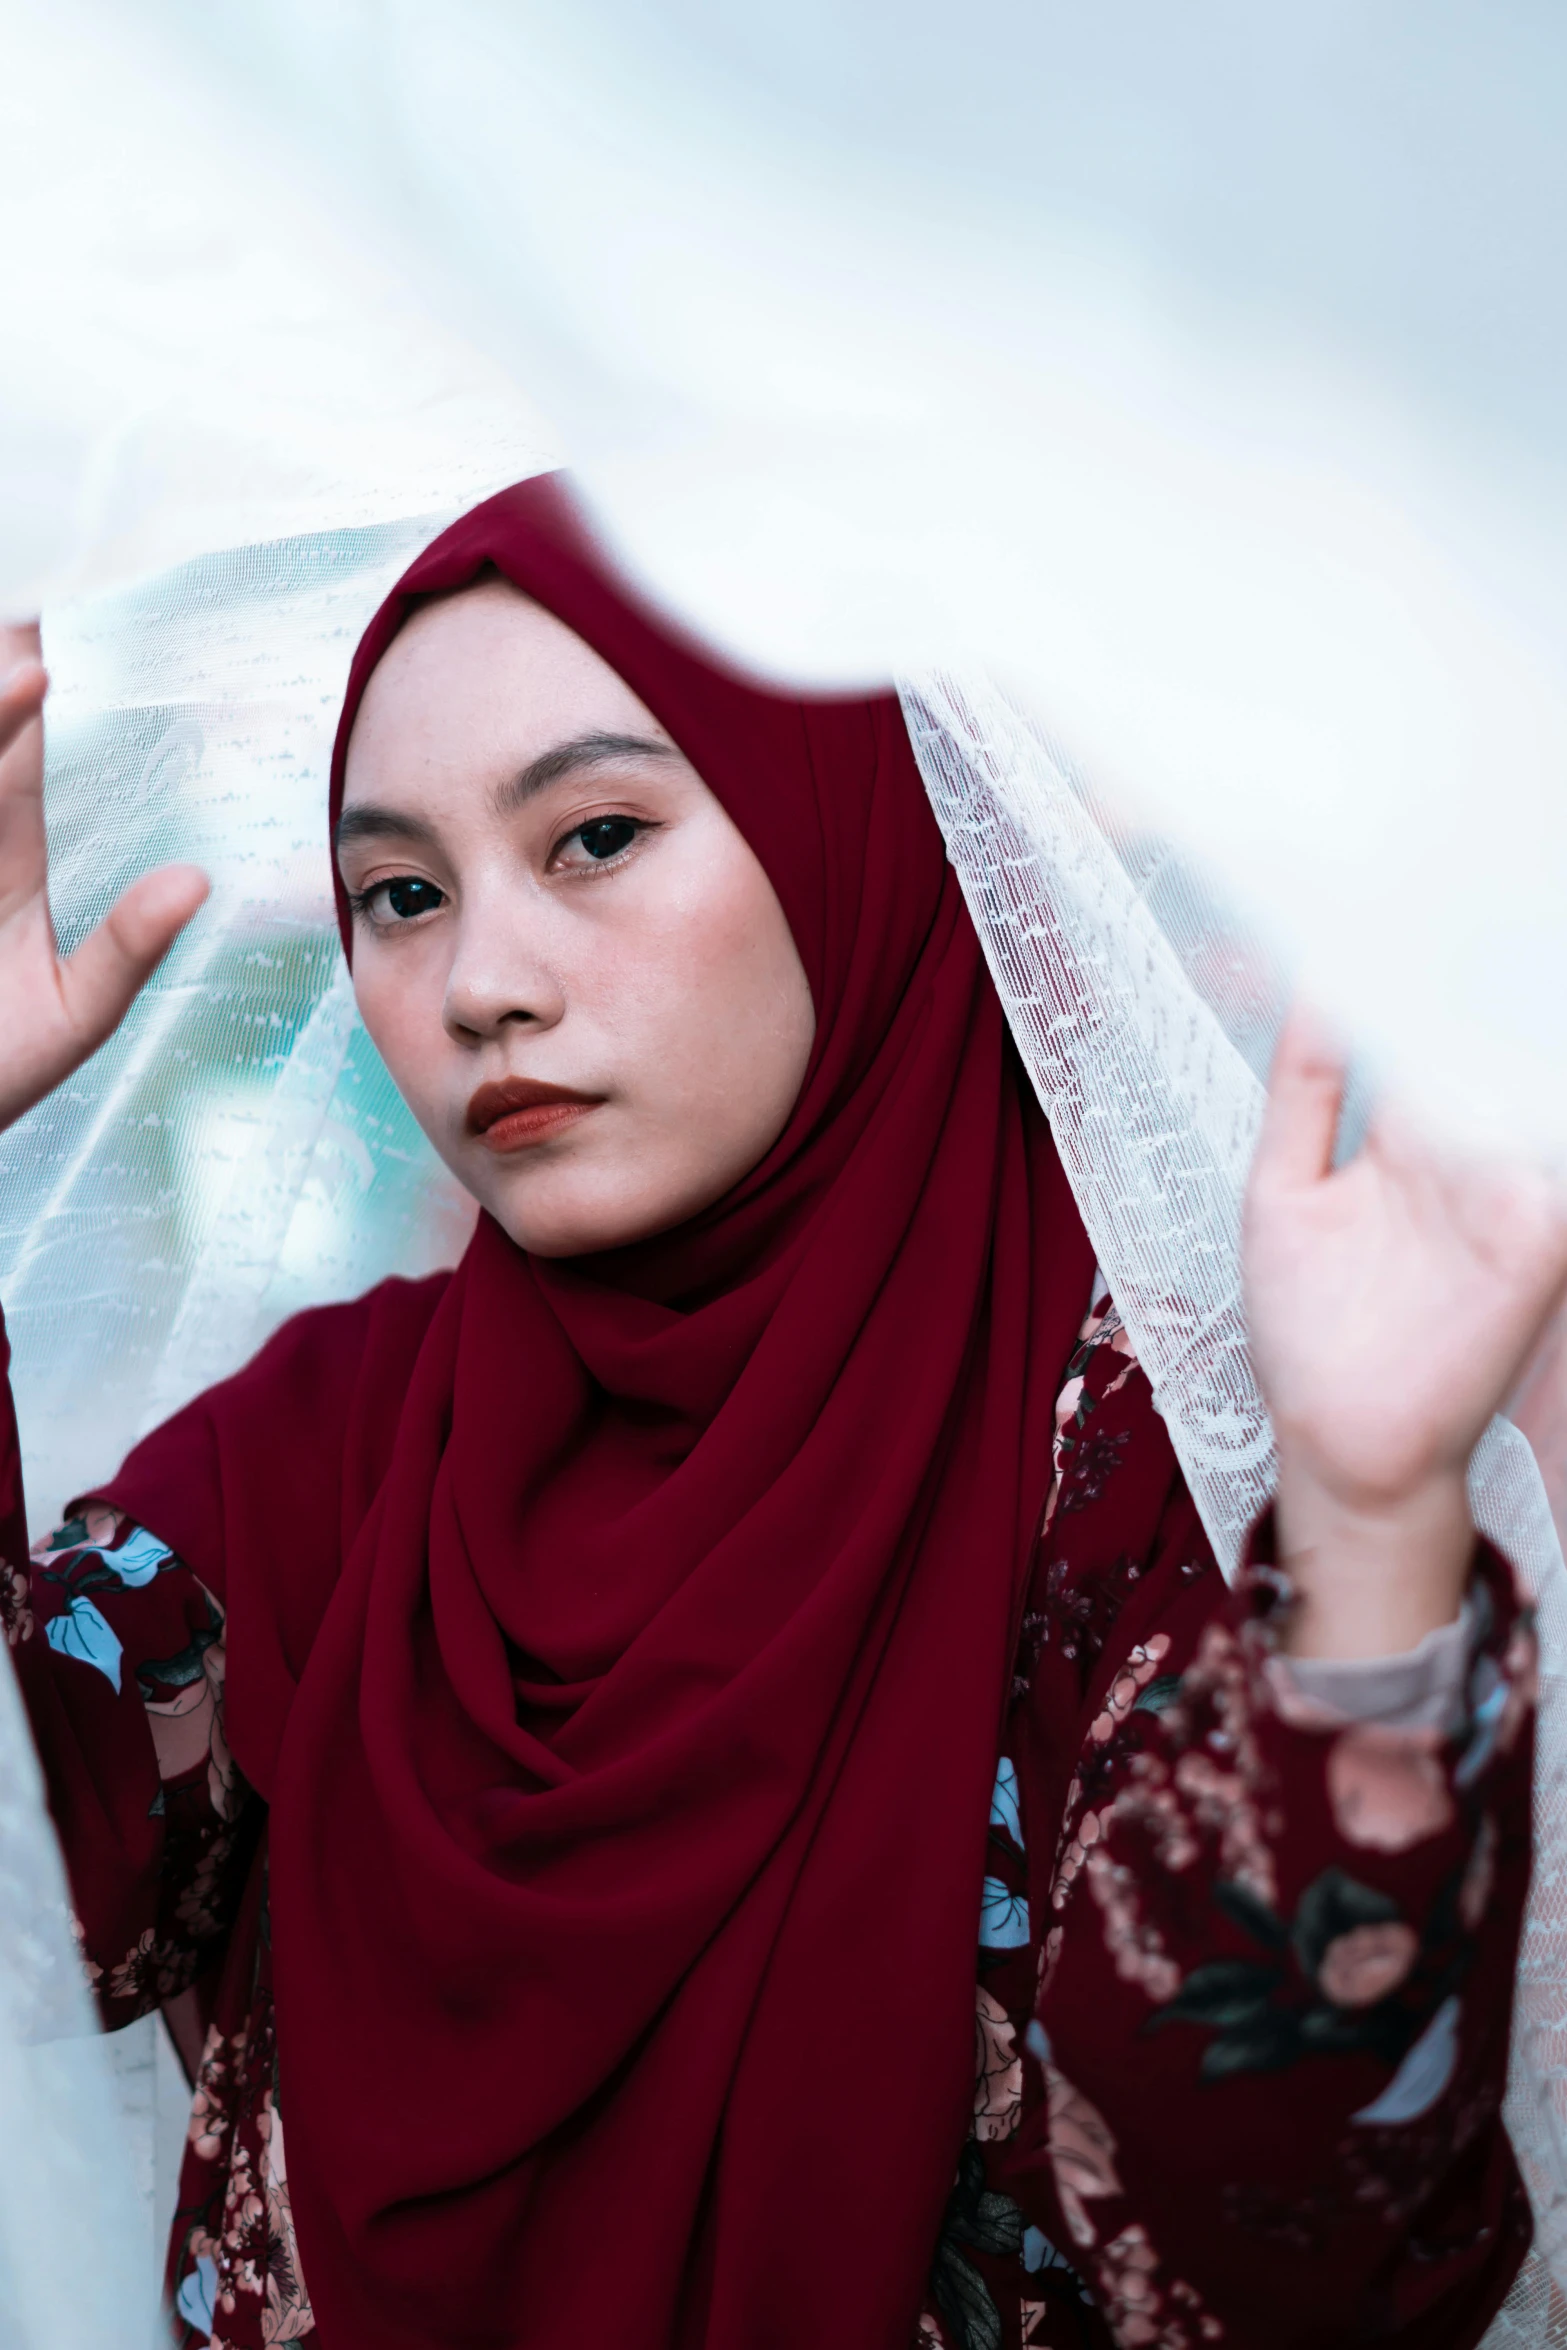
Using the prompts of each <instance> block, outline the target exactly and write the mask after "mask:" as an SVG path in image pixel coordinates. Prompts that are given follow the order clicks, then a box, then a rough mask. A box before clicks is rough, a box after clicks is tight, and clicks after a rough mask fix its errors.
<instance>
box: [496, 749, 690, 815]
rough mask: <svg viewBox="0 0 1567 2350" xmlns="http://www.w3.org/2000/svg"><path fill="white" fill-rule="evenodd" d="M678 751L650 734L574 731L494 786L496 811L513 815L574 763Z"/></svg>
mask: <svg viewBox="0 0 1567 2350" xmlns="http://www.w3.org/2000/svg"><path fill="white" fill-rule="evenodd" d="M678 757H679V753H678V752H677V750H676V749H675V746H674V744H673V743H667V742H660V741H659V740H658V738H657V736H655V735H651V734H599V733H595V734H575V735H573V736H572V737H571V739H570V741H569V742H563V743H554V744H552V745H551V747H550V749H549V750H547V751H540V753H539V755H538V757H537V758H536V759H530V760H529V761H528V764H527V766H526V767H524V768H522V769H521V770H520V771H519V772H518V773H517V774H516V775H513V776H512V777H511V778H510V779H509V780H508V781H507V782H505V783H502V784H498V785H497V786H496V789H495V808H496V813H497V814H498V815H501V816H510V815H514V814H515V813H516V811H517V809H518V808H520V807H521V806H522V804H523V802H524V801H525V800H531V799H532V798H533V796H534V794H535V792H541V791H544V790H546V789H547V788H548V787H549V785H550V784H552V783H559V782H560V780H561V777H562V776H564V775H570V774H571V773H572V772H573V770H574V769H576V768H578V767H599V766H602V765H604V764H606V763H607V762H608V761H609V760H611V759H675V758H678Z"/></svg>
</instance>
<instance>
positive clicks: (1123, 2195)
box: [1007, 1507, 1535, 2350]
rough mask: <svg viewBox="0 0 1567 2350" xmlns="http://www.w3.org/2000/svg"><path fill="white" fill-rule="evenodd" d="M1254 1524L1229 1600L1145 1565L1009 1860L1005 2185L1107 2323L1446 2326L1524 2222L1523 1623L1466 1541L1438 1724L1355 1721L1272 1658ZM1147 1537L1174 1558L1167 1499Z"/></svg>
mask: <svg viewBox="0 0 1567 2350" xmlns="http://www.w3.org/2000/svg"><path fill="white" fill-rule="evenodd" d="M1268 1532H1269V1530H1268V1527H1267V1525H1266V1524H1264V1526H1263V1527H1262V1528H1261V1529H1260V1530H1259V1534H1258V1536H1257V1538H1256V1539H1255V1540H1254V1544H1253V1550H1252V1556H1251V1559H1250V1561H1249V1564H1248V1567H1247V1571H1246V1573H1245V1574H1244V1576H1243V1578H1242V1581H1241V1584H1240V1586H1239V1588H1238V1589H1236V1590H1235V1591H1233V1592H1227V1591H1226V1590H1225V1588H1224V1586H1223V1584H1222V1583H1221V1581H1220V1579H1219V1577H1218V1576H1217V1574H1216V1573H1211V1572H1210V1573H1206V1574H1203V1573H1196V1572H1193V1571H1192V1570H1191V1562H1190V1560H1187V1564H1186V1569H1185V1571H1184V1576H1181V1575H1174V1576H1172V1574H1171V1571H1170V1568H1171V1561H1170V1559H1168V1558H1166V1557H1164V1556H1163V1555H1155V1556H1154V1557H1151V1558H1148V1559H1146V1560H1145V1561H1144V1562H1142V1564H1143V1567H1144V1571H1145V1584H1146V1589H1145V1591H1144V1592H1143V1593H1140V1594H1139V1597H1140V1598H1142V1599H1143V1600H1144V1602H1145V1604H1143V1605H1140V1606H1133V1607H1130V1608H1128V1609H1127V1611H1126V1619H1127V1620H1125V1621H1124V1631H1125V1632H1126V1633H1129V1634H1131V1635H1132V1637H1131V1638H1130V1640H1129V1641H1128V1640H1127V1639H1126V1638H1124V1637H1123V1638H1121V1639H1119V1640H1112V1641H1111V1642H1108V1643H1107V1644H1106V1648H1105V1653H1104V1657H1103V1659H1102V1661H1101V1664H1100V1666H1099V1669H1097V1670H1096V1671H1095V1672H1094V1674H1093V1676H1092V1680H1091V1683H1090V1686H1089V1689H1088V1692H1087V1697H1086V1702H1085V1704H1084V1707H1083V1711H1082V1713H1081V1714H1080V1716H1079V1722H1080V1731H1079V1737H1078V1746H1077V1753H1076V1757H1075V1762H1074V1765H1073V1767H1072V1770H1071V1775H1070V1780H1069V1783H1068V1787H1067V1793H1066V1798H1065V1803H1064V1806H1063V1808H1062V1811H1061V1812H1060V1813H1059V1814H1058V1815H1057V1816H1058V1819H1059V1828H1058V1832H1057V1833H1056V1834H1055V1835H1054V1836H1053V1837H1052V1838H1049V1839H1043V1838H1042V1839H1040V1841H1041V1842H1042V1843H1043V1844H1044V1847H1045V1849H1044V1852H1043V1854H1042V1855H1040V1856H1039V1857H1038V1859H1037V1860H1036V1856H1035V1854H1034V1853H1032V1852H1031V1853H1030V1861H1031V1864H1032V1866H1031V1886H1030V1891H1031V1899H1032V1901H1034V1902H1037V1903H1038V1904H1039V1911H1038V1914H1039V1916H1040V1922H1041V1927H1042V1928H1043V1931H1042V1934H1041V1947H1040V1956H1039V1968H1040V1987H1039V1992H1038V1996H1037V2001H1036V2005H1035V2010H1034V2015H1033V2020H1032V2021H1031V2023H1030V2024H1029V2025H1028V2027H1027V2029H1026V2033H1025V2045H1026V2047H1027V2049H1028V2050H1029V2051H1030V2052H1031V2054H1032V2056H1033V2058H1034V2062H1035V2065H1036V2066H1037V2067H1038V2073H1039V2078H1040V2083H1041V2088H1042V2094H1040V2095H1038V2096H1037V2098H1034V2097H1030V2098H1028V2099H1027V2100H1026V2103H1027V2105H1028V2107H1029V2108H1031V2110H1029V2111H1028V2112H1027V2113H1026V2115H1025V2116H1024V2118H1023V2120H1022V2125H1021V2127H1020V2129H1019V2131H1018V2134H1017V2136H1016V2137H1015V2138H1014V2140H1013V2141H1012V2144H1011V2146H1010V2148H1009V2150H1008V2152H1009V2160H1008V2165H1007V2167H1008V2171H1009V2173H1010V2175H1011V2178H1012V2181H1013V2184H1012V2187H1011V2192H1012V2193H1013V2194H1014V2196H1015V2197H1016V2198H1017V2200H1018V2202H1019V2203H1020V2204H1021V2206H1022V2207H1023V2211H1024V2213H1025V2216H1026V2217H1028V2218H1030V2219H1033V2220H1034V2221H1035V2222H1036V2224H1037V2225H1038V2226H1039V2227H1040V2228H1041V2229H1042V2230H1043V2231H1044V2233H1045V2234H1046V2235H1047V2236H1048V2237H1049V2238H1050V2239H1051V2240H1052V2241H1054V2242H1056V2243H1058V2244H1059V2245H1060V2246H1061V2247H1062V2249H1063V2251H1064V2252H1066V2253H1067V2255H1068V2257H1069V2258H1070V2259H1071V2260H1072V2261H1073V2262H1074V2264H1075V2265H1076V2266H1077V2267H1078V2269H1079V2271H1080V2272H1081V2273H1082V2274H1083V2275H1084V2277H1085V2279H1086V2280H1087V2281H1088V2282H1089V2283H1090V2285H1091V2288H1092V2290H1093V2292H1094V2294H1095V2297H1096V2299H1097V2300H1098V2302H1099V2305H1100V2308H1101V2309H1102V2311H1103V2312H1104V2314H1105V2316H1106V2317H1107V2319H1108V2321H1109V2324H1110V2329H1111V2332H1112V2333H1113V2334H1114V2335H1115V2337H1116V2339H1117V2340H1118V2341H1119V2342H1120V2343H1122V2344H1126V2345H1137V2344H1150V2345H1152V2344H1156V2343H1157V2344H1159V2345H1161V2346H1163V2350H1183V2346H1184V2345H1185V2344H1187V2343H1197V2342H1200V2341H1214V2342H1220V2341H1229V2342H1235V2343H1252V2342H1261V2341H1267V2342H1268V2343H1269V2344H1270V2345H1279V2346H1280V2350H1285V2346H1287V2345H1289V2344H1294V2343H1300V2344H1306V2343H1308V2342H1309V2343H1315V2342H1321V2341H1352V2340H1375V2341H1380V2342H1388V2343H1397V2344H1406V2345H1414V2344H1421V2345H1426V2344H1430V2345H1432V2346H1433V2350H1434V2346H1435V2345H1436V2344H1438V2343H1441V2344H1443V2345H1453V2346H1461V2345H1465V2344H1469V2343H1473V2342H1477V2341H1478V2340H1479V2338H1480V2335H1481V2334H1482V2333H1483V2331H1484V2329H1485V2326H1486V2324H1487V2322H1488V2320H1489V2318H1490V2316H1491V2314H1492V2312H1493V2311H1494V2309H1495V2308H1496V2306H1497V2305H1498V2304H1499V2302H1500V2300H1501V2299H1502V2297H1503V2294H1504V2292H1505V2290H1506V2287H1507V2285H1508V2283H1509V2282H1510V2280H1511V2277H1512V2274H1513V2272H1514V2270H1515V2269H1516V2267H1517V2265H1518V2263H1519V2261H1520V2259H1521V2257H1522V2254H1523V2252H1524V2250H1525V2248H1526V2247H1527V2244H1528V2241H1529V2232H1530V2222H1529V2216H1528V2206H1527V2201H1526V2198H1525V2196H1524V2194H1523V2190H1522V2187H1521V2184H1520V2182H1519V2178H1518V2173H1517V2170H1516V2166H1515V2164H1514V2162H1513V2159H1512V2154H1511V2150H1510V2148H1509V2146H1508V2143H1507V2139H1506V2134H1505V2132H1504V2130H1503V2127H1502V2122H1501V2103H1502V2095H1503V2090H1504V2087H1505V2083H1506V2072H1507V2055H1508V2038H1509V2024H1510V2018H1511V2006H1512V1984H1513V1973H1514V1968H1515V1965H1516V1961H1517V1953H1518V1942H1519V1935H1520V1930H1521V1924H1522V1917H1523V1909H1524V1902H1525V1898H1526V1894H1527V1890H1528V1881H1529V1867H1530V1788H1531V1768H1532V1740H1533V1712H1534V1703H1535V1644H1534V1636H1533V1630H1532V1625H1531V1620H1530V1617H1529V1614H1528V1611H1527V1609H1526V1608H1525V1607H1524V1606H1523V1605H1522V1604H1521V1603H1520V1601H1519V1599H1518V1597H1517V1595H1516V1593H1515V1590H1514V1587H1513V1579H1512V1576H1511V1574H1510V1572H1509V1570H1508V1568H1507V1566H1506V1564H1505V1562H1504V1561H1503V1560H1501V1559H1500V1558H1499V1557H1498V1556H1497V1555H1496V1554H1495V1553H1494V1552H1492V1551H1491V1550H1489V1549H1488V1548H1487V1547H1485V1546H1484V1545H1479V1546H1477V1554H1476V1560H1475V1569H1474V1577H1473V1581H1472V1583H1471V1587H1470V1597H1469V1602H1468V1607H1469V1613H1470V1623H1469V1628H1468V1636H1467V1638H1466V1641H1465V1643H1464V1647H1463V1650H1462V1653H1463V1655H1464V1660H1465V1669H1464V1672H1463V1675H1462V1685H1461V1702H1460V1704H1459V1706H1458V1707H1457V1709H1456V1711H1455V1712H1454V1713H1452V1714H1451V1715H1450V1716H1449V1717H1448V1720H1447V1722H1446V1724H1445V1726H1444V1727H1441V1728H1438V1727H1436V1726H1432V1725H1430V1724H1428V1723H1418V1724H1415V1725H1412V1726H1411V1725H1407V1724H1399V1723H1397V1722H1390V1721H1387V1720H1365V1719H1358V1720H1357V1719H1346V1717H1345V1714H1344V1712H1343V1711H1342V1710H1341V1709H1338V1708H1334V1707H1330V1706H1327V1705H1323V1704H1321V1703H1319V1702H1316V1701H1315V1700H1314V1699H1313V1698H1312V1697H1311V1696H1310V1694H1309V1693H1308V1692H1307V1691H1306V1690H1305V1689H1304V1688H1303V1687H1302V1685H1301V1683H1300V1682H1299V1680H1298V1679H1297V1677H1296V1676H1295V1675H1294V1674H1293V1673H1292V1672H1291V1671H1290V1670H1289V1669H1288V1668H1287V1667H1286V1666H1285V1665H1284V1663H1283V1660H1282V1659H1281V1658H1280V1657H1279V1656H1278V1654H1277V1653H1276V1647H1277V1641H1276V1635H1277V1629H1278V1626H1279V1623H1280V1621H1281V1617H1280V1610H1281V1608H1282V1607H1283V1606H1284V1605H1286V1604H1287V1595H1286V1593H1285V1589H1284V1586H1283V1584H1282V1581H1281V1579H1280V1578H1279V1577H1278V1576H1277V1574H1276V1573H1275V1571H1274V1569H1273V1567H1272V1565H1271V1563H1270V1558H1269V1551H1268ZM1165 1539H1166V1541H1173V1542H1174V1544H1175V1547H1176V1551H1177V1552H1178V1553H1179V1554H1180V1555H1181V1556H1182V1557H1183V1558H1184V1557H1185V1555H1186V1554H1187V1553H1189V1552H1191V1551H1192V1550H1193V1547H1194V1542H1195V1541H1196V1539H1198V1537H1197V1536H1196V1534H1195V1530H1194V1528H1193V1526H1192V1524H1191V1522H1190V1518H1189V1515H1188V1513H1187V1512H1186V1511H1185V1510H1183V1509H1182V1508H1180V1507H1176V1508H1174V1509H1172V1510H1170V1511H1167V1512H1166V1515H1165ZM1130 1619H1135V1621H1132V1620H1130ZM1122 1628H1123V1627H1121V1626H1118V1630H1121V1629H1122ZM1041 1825H1043V1823H1041ZM1032 1841H1033V1839H1032V1838H1031V1842H1032ZM1036 1870H1037V1875H1036V1874H1035V1873H1034V1872H1035V1871H1036Z"/></svg>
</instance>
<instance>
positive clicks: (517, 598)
mask: <svg viewBox="0 0 1567 2350" xmlns="http://www.w3.org/2000/svg"><path fill="white" fill-rule="evenodd" d="M593 733H601V734H602V733H614V734H620V735H625V736H628V737H630V736H641V737H645V738H648V739H650V740H653V741H662V742H667V741H668V736H667V735H666V733H665V730H664V729H663V728H662V727H661V726H660V725H659V723H658V721H657V720H656V719H655V718H654V716H653V714H652V712H651V711H650V710H649V709H648V708H647V706H646V704H645V703H643V702H642V701H641V700H640V699H639V697H638V696H637V695H636V694H635V693H634V692H633V691H632V689H631V687H630V686H629V685H628V684H627V683H626V681H625V679H624V678H623V677H621V676H620V675H619V673H618V672H617V671H616V670H615V669H614V668H612V667H611V665H610V664H609V662H607V661H606V660H604V658H603V657H602V655H600V654H599V653H597V652H595V651H594V650H593V648H592V646H590V645H589V644H587V643H585V642H584V640H583V639H582V638H581V637H580V636H578V635H577V634H576V633H575V631H573V630H572V629H570V628H568V627H567V626H566V624H565V622H564V621H562V620H559V619H557V618H556V616H555V615H554V613H552V612H549V611H547V610H546V609H545V608H544V606H543V605H541V604H538V603H536V602H534V600H533V599H532V598H531V597H528V596H525V595H523V594H522V593H521V592H520V591H519V590H518V589H516V588H513V587H512V586H510V585H509V583H507V582H506V581H503V580H499V579H494V578H490V579H486V580H483V581H481V582H479V583H476V584H475V585H474V586H472V587H468V588H464V589H461V590H459V591H457V592H456V593H454V594H451V595H445V596H440V597H437V598H432V599H431V601H430V602H429V603H427V604H424V605H422V606H421V607H419V608H418V609H417V610H416V611H415V612H413V613H412V614H411V615H410V617H409V619H408V620H407V621H406V622H405V623H404V625H403V627H402V628H401V629H400V630H399V631H398V634H397V635H396V636H395V637H394V638H393V640H392V643H391V644H390V645H389V647H388V648H387V651H386V653H385V655H384V656H383V658H382V659H381V661H380V662H379V663H378V664H377V666H376V668H375V670H374V672H373V674H372V675H371V678H370V680H369V683H368V684H367V686H366V689H365V693H364V697H363V699H362V701H361V703H360V705H359V709H358V711H357V713H356V715H355V720H354V727H353V732H352V734H351V736H350V738H349V745H348V759H347V767H346V773H345V786H346V796H347V797H349V798H352V797H353V796H355V792H356V787H357V788H359V789H362V788H364V786H365V777H366V774H367V772H368V771H369V770H371V769H374V771H375V772H376V773H377V775H379V776H383V777H384V776H385V775H386V774H388V773H389V772H390V773H405V772H412V771H414V770H417V769H418V768H420V767H424V768H427V769H428V768H429V767H431V766H432V765H433V766H435V767H437V768H439V769H441V770H447V769H449V768H450V767H451V766H452V765H454V764H462V763H464V762H469V763H473V762H477V763H478V764H480V765H482V766H484V767H486V768H487V767H488V766H490V765H491V764H493V763H494V761H495V760H496V759H503V760H508V761H512V762H515V763H517V764H518V765H526V764H528V763H530V762H532V761H534V760H536V759H538V758H540V757H541V756H544V755H546V754H547V753H548V752H550V751H551V750H552V749H553V748H554V747H555V746H556V745H558V744H560V743H563V742H569V741H572V740H575V739H577V738H579V737H581V736H584V735H588V734H593Z"/></svg>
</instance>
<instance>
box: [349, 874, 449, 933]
mask: <svg viewBox="0 0 1567 2350" xmlns="http://www.w3.org/2000/svg"><path fill="white" fill-rule="evenodd" d="M367 895H368V901H369V905H370V910H371V912H372V913H374V914H376V915H378V916H379V917H380V918H381V920H382V921H386V920H387V919H388V918H390V919H391V920H392V921H394V922H412V921H415V920H416V919H417V918H418V916H419V915H421V914H433V913H434V912H435V909H436V907H437V906H443V905H444V904H445V903H446V892H445V891H444V890H443V889H437V888H436V886H435V883H434V882H433V881H418V880H416V879H415V878H414V876H413V875H412V874H399V876H398V878H397V879H396V880H395V881H379V882H377V883H376V886H375V888H374V889H372V890H370V891H369V892H368V893H367Z"/></svg>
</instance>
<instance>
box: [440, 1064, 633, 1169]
mask: <svg viewBox="0 0 1567 2350" xmlns="http://www.w3.org/2000/svg"><path fill="white" fill-rule="evenodd" d="M602 1100H603V1096H602V1094H594V1093H573V1092H572V1090H571V1087H570V1086H569V1085H541V1084H540V1083H539V1081H538V1079H537V1078H534V1077H503V1078H501V1079H500V1081H499V1082H498V1083H496V1084H491V1085H481V1086H480V1087H479V1090H478V1092H477V1093H476V1094H475V1095H474V1097H473V1099H472V1101H471V1102H470V1103H469V1104H468V1119H467V1125H468V1132H469V1133H470V1134H473V1135H477V1136H478V1138H479V1140H480V1141H481V1142H482V1143H483V1145H484V1147H485V1149H486V1150H491V1151H494V1152H496V1153H497V1155H500V1156H504V1155H505V1153H506V1152H508V1151H522V1150H528V1149H531V1147H532V1146H533V1144H534V1143H537V1142H553V1141H555V1139H556V1137H557V1136H558V1135H561V1134H564V1133H565V1131H566V1129H567V1127H568V1126H575V1125H576V1123H577V1121H578V1120H579V1119H580V1118H585V1117H586V1116H587V1114H588V1112H589V1111H590V1110H596V1109H597V1108H598V1107H599V1105H600V1103H601V1102H602Z"/></svg>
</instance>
